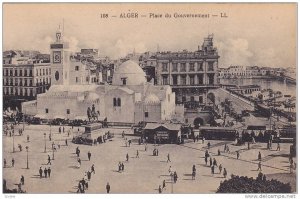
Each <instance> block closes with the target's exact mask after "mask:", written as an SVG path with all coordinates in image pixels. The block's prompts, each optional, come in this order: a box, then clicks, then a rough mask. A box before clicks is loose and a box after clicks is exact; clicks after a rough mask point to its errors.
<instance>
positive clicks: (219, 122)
mask: <svg viewBox="0 0 300 199" xmlns="http://www.w3.org/2000/svg"><path fill="white" fill-rule="evenodd" d="M215 122H216V123H217V124H222V123H223V122H224V121H223V120H222V119H216V120H215Z"/></svg>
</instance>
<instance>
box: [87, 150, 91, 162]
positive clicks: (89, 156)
mask: <svg viewBox="0 0 300 199" xmlns="http://www.w3.org/2000/svg"><path fill="white" fill-rule="evenodd" d="M91 156H92V154H91V152H90V151H89V152H88V158H89V161H91Z"/></svg>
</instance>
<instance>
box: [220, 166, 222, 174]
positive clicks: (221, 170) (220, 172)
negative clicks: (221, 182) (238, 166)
mask: <svg viewBox="0 0 300 199" xmlns="http://www.w3.org/2000/svg"><path fill="white" fill-rule="evenodd" d="M219 171H220V174H221V172H222V164H220V165H219Z"/></svg>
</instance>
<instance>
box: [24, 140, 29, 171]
mask: <svg viewBox="0 0 300 199" xmlns="http://www.w3.org/2000/svg"><path fill="white" fill-rule="evenodd" d="M25 148H26V152H27V167H26V169H29V167H28V149H29V147H28V146H26V147H25Z"/></svg>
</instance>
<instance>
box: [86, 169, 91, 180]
mask: <svg viewBox="0 0 300 199" xmlns="http://www.w3.org/2000/svg"><path fill="white" fill-rule="evenodd" d="M86 175H87V179H88V181H90V180H91V172H90V171H87V173H86Z"/></svg>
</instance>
